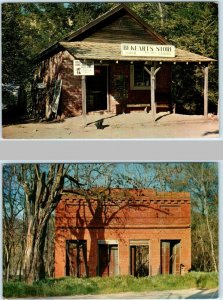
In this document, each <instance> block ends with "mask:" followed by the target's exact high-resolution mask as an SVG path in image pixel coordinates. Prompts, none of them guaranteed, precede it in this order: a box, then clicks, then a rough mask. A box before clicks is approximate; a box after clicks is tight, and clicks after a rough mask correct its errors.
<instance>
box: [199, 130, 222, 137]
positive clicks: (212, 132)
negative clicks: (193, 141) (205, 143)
mask: <svg viewBox="0 0 223 300" xmlns="http://www.w3.org/2000/svg"><path fill="white" fill-rule="evenodd" d="M210 134H219V130H214V131H206V132H205V133H204V134H203V136H206V135H210Z"/></svg>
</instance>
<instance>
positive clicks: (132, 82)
mask: <svg viewBox="0 0 223 300" xmlns="http://www.w3.org/2000/svg"><path fill="white" fill-rule="evenodd" d="M142 67H144V66H143V65H142ZM145 72H146V71H145ZM148 75H149V74H148ZM149 76H150V75H149ZM130 89H131V90H142V91H149V90H150V89H151V81H150V80H149V85H148V86H145V85H144V86H137V85H135V66H134V64H132V65H130Z"/></svg>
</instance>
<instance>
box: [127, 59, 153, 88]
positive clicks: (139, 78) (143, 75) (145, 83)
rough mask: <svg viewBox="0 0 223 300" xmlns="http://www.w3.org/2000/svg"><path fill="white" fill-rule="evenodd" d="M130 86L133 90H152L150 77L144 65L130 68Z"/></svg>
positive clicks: (135, 65)
mask: <svg viewBox="0 0 223 300" xmlns="http://www.w3.org/2000/svg"><path fill="white" fill-rule="evenodd" d="M130 86H131V89H132V90H148V89H150V75H149V74H148V73H147V72H146V71H145V69H144V64H143V63H142V64H140V63H139V64H134V65H131V66H130Z"/></svg>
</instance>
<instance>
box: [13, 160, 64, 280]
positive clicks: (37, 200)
mask: <svg viewBox="0 0 223 300" xmlns="http://www.w3.org/2000/svg"><path fill="white" fill-rule="evenodd" d="M15 174H16V176H17V180H18V182H19V183H20V184H21V186H22V187H23V190H24V193H25V208H26V215H27V233H26V246H25V253H24V275H25V280H26V282H33V281H35V280H39V279H41V278H44V277H45V270H44V262H43V253H44V241H45V236H46V230H47V225H48V221H49V218H50V216H51V213H52V211H53V210H54V209H55V207H56V206H57V204H58V202H59V200H60V194H61V192H62V190H63V184H64V176H65V174H66V168H65V167H64V164H51V165H50V166H49V167H47V166H43V168H41V166H40V165H39V164H34V165H23V164H22V165H17V166H15Z"/></svg>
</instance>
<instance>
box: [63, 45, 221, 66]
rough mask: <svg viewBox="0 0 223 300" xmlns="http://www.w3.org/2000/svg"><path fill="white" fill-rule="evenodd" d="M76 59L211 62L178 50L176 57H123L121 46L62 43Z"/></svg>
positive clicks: (205, 58)
mask: <svg viewBox="0 0 223 300" xmlns="http://www.w3.org/2000/svg"><path fill="white" fill-rule="evenodd" d="M59 44H60V45H61V46H62V47H63V48H64V49H66V50H67V51H69V52H70V53H71V55H72V56H73V57H74V58H75V59H86V60H104V61H113V60H115V61H117V60H118V61H159V62H211V61H215V60H214V59H212V58H208V57H205V56H202V55H198V54H195V53H192V52H189V51H186V50H181V49H178V48H176V52H175V53H176V56H175V57H143V56H121V44H117V43H116V44H114V43H95V42H60V43H59Z"/></svg>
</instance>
